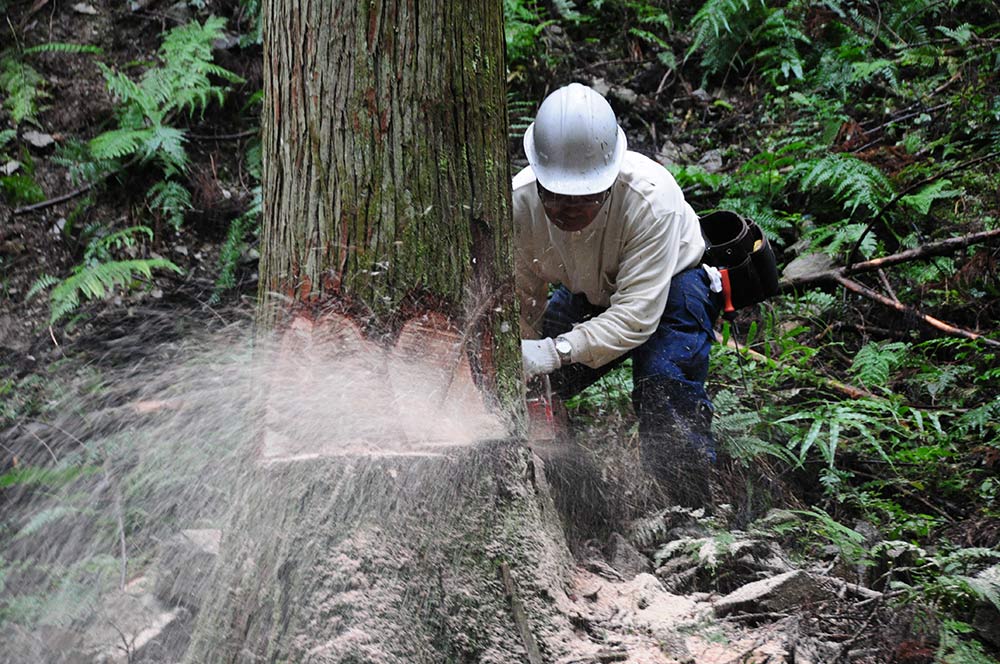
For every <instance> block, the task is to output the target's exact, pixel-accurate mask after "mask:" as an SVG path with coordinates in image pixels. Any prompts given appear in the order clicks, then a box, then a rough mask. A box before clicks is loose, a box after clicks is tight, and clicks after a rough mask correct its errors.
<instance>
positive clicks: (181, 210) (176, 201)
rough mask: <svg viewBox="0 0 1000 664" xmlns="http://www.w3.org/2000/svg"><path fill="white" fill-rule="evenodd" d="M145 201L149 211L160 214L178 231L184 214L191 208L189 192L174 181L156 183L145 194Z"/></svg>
mask: <svg viewBox="0 0 1000 664" xmlns="http://www.w3.org/2000/svg"><path fill="white" fill-rule="evenodd" d="M147 199H148V201H149V207H150V209H151V210H154V211H156V212H159V213H160V214H162V215H163V216H164V217H165V218H166V220H167V223H169V224H170V225H171V226H173V227H174V230H180V227H181V226H182V225H183V223H184V214H185V212H187V211H188V210H190V209H192V207H193V206H192V205H191V192H189V191H188V190H187V189H186V188H185V187H184V186H183V185H181V184H180V183H179V182H177V181H176V180H162V181H160V182H157V183H156V184H155V185H153V187H152V188H151V189H150V190H149V192H148V193H147Z"/></svg>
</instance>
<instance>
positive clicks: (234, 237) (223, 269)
mask: <svg viewBox="0 0 1000 664" xmlns="http://www.w3.org/2000/svg"><path fill="white" fill-rule="evenodd" d="M262 199H263V197H262V193H261V187H260V185H258V186H256V187H254V192H253V201H252V202H251V204H250V209H248V210H247V211H246V212H244V213H243V214H241V215H240V216H238V217H236V219H234V220H233V221H232V223H231V224H229V232H228V233H227V234H226V241H225V243H223V245H222V249H221V250H220V251H219V277H218V279H216V280H215V288H214V290H213V291H212V296H211V298H210V299H209V303H210V304H214V303H216V302H218V301H219V300H220V299H221V297H222V293H224V292H225V291H227V290H229V289H230V288H232V287H234V286H235V285H236V280H235V273H236V264H237V262H238V261H239V259H240V256H241V255H242V254H243V247H244V240H245V239H246V236H247V235H248V234H249V233H250V232H256V231H257V229H258V228H259V226H260V214H261V209H262Z"/></svg>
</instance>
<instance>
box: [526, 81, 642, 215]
mask: <svg viewBox="0 0 1000 664" xmlns="http://www.w3.org/2000/svg"><path fill="white" fill-rule="evenodd" d="M625 148H626V140H625V132H624V131H622V128H621V127H619V126H618V120H617V119H615V113H614V111H612V110H611V105H610V104H609V103H608V101H607V100H606V99H605V98H604V97H602V96H601V95H600V94H599V93H598V92H597V91H596V90H593V89H592V88H588V87H587V86H586V85H580V84H579V83H570V84H569V85H567V86H565V87H562V88H559V89H558V90H556V91H555V92H553V93H552V94H550V95H549V96H548V97H546V98H545V101H543V102H542V105H541V107H540V108H539V109H538V115H536V116H535V121H534V122H533V123H531V126H529V127H528V130H527V131H526V132H524V153H525V155H526V156H527V157H528V163H529V164H530V165H531V169H532V170H533V171H534V172H535V177H536V178H537V179H538V182H539V183H540V184H541V185H542V186H543V187H545V188H546V189H548V190H549V191H551V192H553V193H556V194H565V195H567V196H583V195H586V194H596V193H598V192H601V191H604V190H605V189H607V188H608V187H610V186H611V185H612V184H614V181H615V178H617V177H618V171H619V170H620V169H621V164H622V159H624V158H625Z"/></svg>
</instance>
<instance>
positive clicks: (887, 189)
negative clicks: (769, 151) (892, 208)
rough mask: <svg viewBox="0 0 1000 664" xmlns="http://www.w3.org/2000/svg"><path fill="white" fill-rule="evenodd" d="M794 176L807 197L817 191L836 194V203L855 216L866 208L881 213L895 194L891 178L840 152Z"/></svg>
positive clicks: (805, 166) (810, 163) (799, 169)
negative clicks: (856, 212) (861, 208)
mask: <svg viewBox="0 0 1000 664" xmlns="http://www.w3.org/2000/svg"><path fill="white" fill-rule="evenodd" d="M793 176H794V177H796V178H798V179H799V189H800V190H801V191H802V192H803V193H806V194H809V193H811V191H812V190H813V189H827V190H830V191H832V196H833V198H834V199H835V200H837V201H839V202H841V203H842V205H843V207H844V209H845V210H849V211H850V212H851V214H853V213H854V212H855V211H856V210H857V209H858V208H859V207H861V206H864V207H866V208H867V209H868V210H870V211H871V212H876V211H877V210H879V209H880V208H881V207H882V206H883V205H884V204H885V203H886V202H887V201H888V200H889V199H890V198H891V197H892V194H893V188H892V184H891V183H890V182H889V179H888V178H887V177H886V176H885V175H884V174H883V173H882V171H880V170H879V169H878V168H876V167H875V166H872V165H871V164H869V163H867V162H864V161H862V160H860V159H858V158H857V157H854V156H851V155H848V154H842V153H836V154H829V155H826V156H824V157H821V158H819V159H813V160H810V161H807V162H805V163H804V164H802V165H801V166H799V167H797V168H796V169H795V171H794V172H793Z"/></svg>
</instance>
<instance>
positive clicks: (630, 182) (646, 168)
mask: <svg viewBox="0 0 1000 664" xmlns="http://www.w3.org/2000/svg"><path fill="white" fill-rule="evenodd" d="M620 181H621V182H622V183H623V184H624V185H625V187H626V189H627V190H628V192H629V197H630V198H632V199H633V201H634V204H636V205H639V206H640V207H642V208H644V209H646V210H648V211H649V212H652V213H653V214H654V215H655V216H662V215H663V214H665V213H669V212H672V211H675V210H676V209H677V208H678V207H679V206H681V205H682V204H683V203H684V193H683V192H682V191H681V188H680V187H679V186H678V185H677V181H676V180H674V176H672V175H671V174H670V171H668V170H667V169H666V168H665V167H664V166H663V165H662V164H659V163H657V162H655V161H653V160H652V159H650V158H649V157H647V156H645V155H642V154H639V153H638V152H631V151H630V152H627V153H626V155H625V160H624V161H623V163H622V170H621V177H620Z"/></svg>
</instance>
